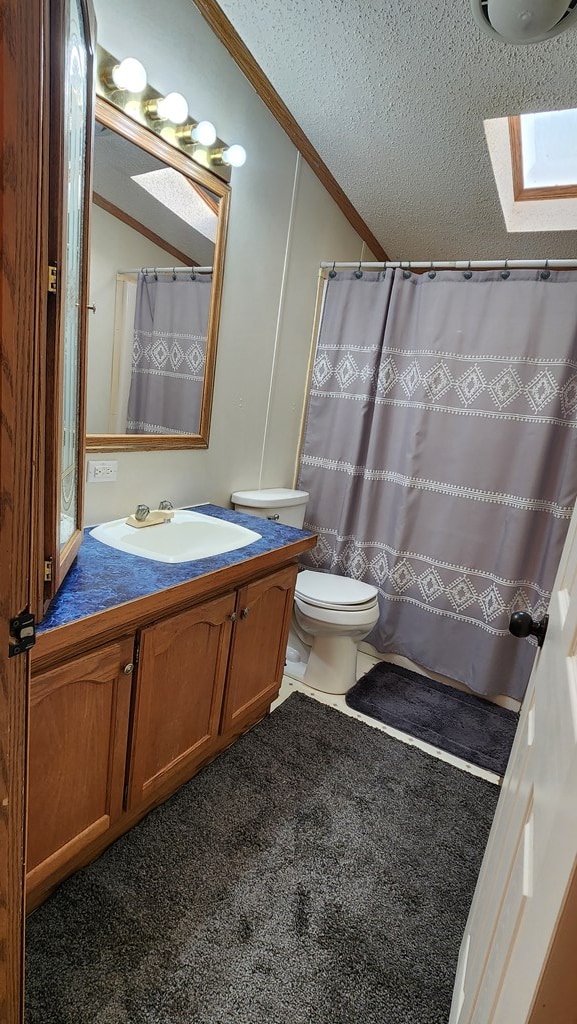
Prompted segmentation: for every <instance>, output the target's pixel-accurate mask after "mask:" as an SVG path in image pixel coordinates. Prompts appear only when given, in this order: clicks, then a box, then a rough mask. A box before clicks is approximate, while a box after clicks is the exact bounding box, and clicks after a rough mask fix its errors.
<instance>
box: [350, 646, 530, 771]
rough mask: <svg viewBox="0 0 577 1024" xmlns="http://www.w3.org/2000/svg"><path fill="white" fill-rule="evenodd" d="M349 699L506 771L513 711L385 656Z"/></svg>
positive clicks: (464, 755)
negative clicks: (390, 660) (407, 667)
mask: <svg viewBox="0 0 577 1024" xmlns="http://www.w3.org/2000/svg"><path fill="white" fill-rule="evenodd" d="M345 700H346V702H347V704H348V705H349V707H351V708H355V710H356V711H361V712H362V713H363V714H364V715H368V716H369V717H370V718H376V719H377V720H378V721H379V722H384V723H385V725H391V726H393V728H395V729H400V730H401V732H406V733H408V734H409V735H410V736H415V737H417V738H418V739H420V740H425V741H426V742H427V743H431V744H432V745H433V746H434V747H438V748H439V749H440V750H446V751H447V752H448V753H449V754H455V755H456V757H461V758H463V760H465V761H468V762H469V764H474V765H478V766H479V767H480V768H487V769H488V770H489V771H492V772H496V773H497V774H498V775H504V774H505V769H506V767H507V761H508V760H509V754H510V753H511V747H512V745H513V739H514V738H515V730H516V728H517V722H518V720H519V716H518V715H517V714H516V712H514V711H509V710H508V709H507V708H500V707H498V706H497V705H496V704H491V702H490V701H487V700H483V699H482V698H481V697H475V696H473V695H472V694H469V693H463V692H462V691H460V690H455V689H454V688H453V687H451V686H445V685H444V684H443V683H437V682H435V680H434V679H427V678H426V677H425V676H422V675H419V674H418V673H417V672H411V671H410V670H409V669H406V668H401V667H400V666H398V665H391V664H389V663H388V662H386V661H381V662H379V664H378V665H374V666H373V668H372V669H371V670H370V672H367V674H366V675H364V676H363V677H362V678H361V679H359V681H358V682H357V683H355V685H354V686H353V687H352V689H350V690H349V692H348V693H347V695H346V698H345Z"/></svg>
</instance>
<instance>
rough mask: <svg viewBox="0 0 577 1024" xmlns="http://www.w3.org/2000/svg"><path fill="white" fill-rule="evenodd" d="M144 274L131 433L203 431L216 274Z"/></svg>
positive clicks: (136, 333) (134, 350)
mask: <svg viewBox="0 0 577 1024" xmlns="http://www.w3.org/2000/svg"><path fill="white" fill-rule="evenodd" d="M175 277H176V279H173V276H172V274H161V275H159V276H158V278H157V279H155V278H154V277H153V276H152V275H147V274H143V273H140V274H139V275H138V285H137V290H136V313H135V320H134V342H133V347H132V375H131V381H130V394H129V398H128V414H127V427H126V432H127V433H128V434H198V432H199V428H200V410H201V403H202V391H203V382H204V367H205V353H206V334H207V328H208V312H209V306H210V292H211V285H212V274H202V275H198V277H196V278H195V279H192V278H191V276H190V274H189V273H186V274H181V273H177V274H176V275H175Z"/></svg>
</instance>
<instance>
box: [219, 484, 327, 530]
mask: <svg viewBox="0 0 577 1024" xmlns="http://www.w3.org/2000/svg"><path fill="white" fill-rule="evenodd" d="M308 497H309V495H308V491H293V490H291V489H290V487H269V488H268V489H267V488H265V489H264V490H263V489H261V490H255V491H235V492H234V494H231V496H230V500H231V501H232V503H233V505H234V507H235V509H236V511H237V512H248V513H249V515H252V516H261V518H262V519H274V520H275V521H276V522H279V523H284V524H285V526H296V527H297V529H299V530H300V529H302V525H303V522H304V518H305V508H306V504H307V501H308Z"/></svg>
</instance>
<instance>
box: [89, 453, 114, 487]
mask: <svg viewBox="0 0 577 1024" xmlns="http://www.w3.org/2000/svg"><path fill="white" fill-rule="evenodd" d="M117 472H118V462H116V461H114V462H97V461H96V460H95V459H89V460H88V469H87V472H86V479H87V481H88V483H89V484H111V483H113V481H114V480H116V477H117Z"/></svg>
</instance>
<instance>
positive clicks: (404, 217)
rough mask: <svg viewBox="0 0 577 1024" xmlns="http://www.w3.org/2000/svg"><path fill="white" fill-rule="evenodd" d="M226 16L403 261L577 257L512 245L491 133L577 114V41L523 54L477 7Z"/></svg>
mask: <svg viewBox="0 0 577 1024" xmlns="http://www.w3.org/2000/svg"><path fill="white" fill-rule="evenodd" d="M219 3H220V6H221V8H222V10H223V11H224V13H225V14H226V16H227V17H228V18H229V19H230V21H231V22H232V24H233V25H234V27H235V29H236V31H237V32H238V34H239V35H240V37H241V38H242V39H243V41H244V43H245V44H246V45H247V46H248V49H249V50H250V51H251V53H252V54H253V56H254V58H255V59H256V61H257V62H258V63H259V64H260V66H261V68H262V69H263V71H264V73H265V74H266V75H267V77H268V78H269V80H270V82H271V83H272V85H273V86H274V88H275V89H276V90H277V92H278V93H279V95H280V96H281V97H282V99H283V100H284V102H285V103H286V105H287V106H288V108H289V110H290V111H291V113H292V115H293V116H294V117H295V119H296V120H297V122H298V123H299V124H300V126H301V128H302V129H303V131H304V132H305V133H306V134H307V136H308V137H309V139H310V141H311V142H312V144H313V145H314V146H315V148H316V149H317V151H318V152H319V153H320V155H321V157H322V159H323V160H324V161H325V163H326V164H327V166H328V167H329V169H330V170H331V172H332V174H333V175H334V177H335V178H336V180H337V181H338V182H339V184H340V185H341V187H342V188H343V189H344V191H345V192H346V193H347V195H348V196H349V198H350V199H351V201H352V203H353V204H354V206H355V207H356V208H357V210H358V211H359V213H360V214H361V216H362V217H363V218H364V220H365V221H366V223H367V224H368V226H369V227H370V228H371V230H372V231H373V232H374V234H375V235H376V237H377V238H378V239H379V241H380V242H381V243H382V245H383V247H384V248H385V249H386V251H387V252H388V254H389V256H390V257H391V258H392V259H415V260H416V259H420V258H421V259H492V258H499V259H504V258H515V257H518V258H531V257H536V258H544V257H549V258H554V257H559V258H562V257H567V258H568V257H574V256H577V238H576V234H577V233H576V232H575V231H560V232H559V231H555V232H543V233H540V232H532V233H530V234H525V233H518V232H515V233H512V234H508V233H507V230H506V228H505V223H504V219H503V214H502V211H501V206H500V203H499V197H498V193H497V186H496V184H495V179H494V177H493V173H492V169H491V162H490V159H489V153H488V150H487V143H486V140H485V134H484V130H483V120H484V119H485V118H494V117H503V116H507V115H510V114H521V113H528V112H530V111H538V110H552V109H560V108H563V107H574V106H577V85H576V81H577V79H576V78H575V63H576V58H577V31H576V30H575V29H572V30H569V31H568V32H565V33H564V34H561V35H560V36H558V37H557V38H555V39H552V40H550V41H549V42H546V43H537V44H533V45H529V46H511V45H508V44H506V43H501V42H498V41H496V40H494V39H492V38H490V37H489V36H485V35H484V34H483V33H482V32H481V31H480V29H479V28H478V27H477V25H476V24H475V22H474V20H473V16H472V13H471V11H470V6H469V0H460V2H455V0H439V2H437V3H434V4H432V3H424V2H422V0H413V3H407V2H405V0H400V2H396V3H385V2H383V0H366V2H363V3H360V2H355V0H346V2H345V0H325V2H323V3H319V2H318V0H259V2H258V3H246V0H219ZM355 256H356V254H353V253H351V257H352V258H354V257H355ZM330 257H331V253H326V258H327V259H330Z"/></svg>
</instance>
